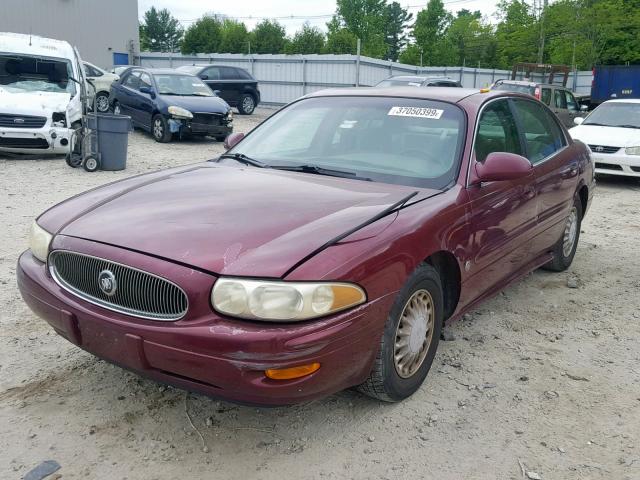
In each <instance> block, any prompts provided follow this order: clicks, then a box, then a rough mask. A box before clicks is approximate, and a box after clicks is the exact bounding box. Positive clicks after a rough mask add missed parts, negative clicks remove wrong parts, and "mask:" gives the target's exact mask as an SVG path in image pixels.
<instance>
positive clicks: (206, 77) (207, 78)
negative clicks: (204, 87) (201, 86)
mask: <svg viewBox="0 0 640 480" xmlns="http://www.w3.org/2000/svg"><path fill="white" fill-rule="evenodd" d="M200 80H209V75H204V74H203V75H200Z"/></svg>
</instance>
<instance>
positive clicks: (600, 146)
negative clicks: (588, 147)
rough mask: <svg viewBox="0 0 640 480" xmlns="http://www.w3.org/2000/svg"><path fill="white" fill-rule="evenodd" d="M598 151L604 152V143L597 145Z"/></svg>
mask: <svg viewBox="0 0 640 480" xmlns="http://www.w3.org/2000/svg"><path fill="white" fill-rule="evenodd" d="M596 152H598V153H601V152H604V147H603V146H602V145H598V146H597V147H596Z"/></svg>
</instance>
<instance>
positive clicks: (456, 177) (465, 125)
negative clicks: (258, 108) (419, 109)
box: [225, 93, 469, 192]
mask: <svg viewBox="0 0 640 480" xmlns="http://www.w3.org/2000/svg"><path fill="white" fill-rule="evenodd" d="M316 98H387V99H394V98H398V99H403V100H421V101H430V102H440V103H444V104H446V105H450V106H453V107H455V108H457V109H458V110H459V111H460V112H462V122H461V124H460V136H461V140H460V142H459V148H460V149H459V151H458V158H457V168H456V170H455V171H454V172H452V175H451V177H452V181H451V182H450V183H449V184H447V185H445V186H443V187H441V188H438V189H437V190H440V191H443V192H444V191H447V190H449V189H451V188H453V187H454V186H455V185H456V184H457V183H460V175H461V172H462V164H463V162H464V161H465V154H464V153H465V151H466V149H467V142H468V141H469V139H468V138H467V137H468V129H469V115H468V113H467V111H466V109H464V108H462V107H461V106H460V105H459V104H458V103H457V102H454V101H451V100H443V99H440V98H432V97H416V96H411V95H385V94H383V93H380V94H378V93H376V94H374V95H364V94H349V95H347V94H339V95H311V96H304V97H300V98H298V99H296V100H294V101H293V102H291V103H288V104H286V105H284V106H283V107H281V108H279V109H278V110H276V111H275V112H274V113H273V115H271V116H270V117H269V118H267V119H266V120H264V121H263V122H262V123H260V124H259V125H258V126H256V127H255V128H253V129H252V130H251V131H249V132H248V133H246V134H245V135H244V137H243V138H242V141H244V139H246V138H248V137H249V135H251V134H252V133H254V132H256V131H257V130H259V129H260V127H261V126H262V125H266V124H268V123H269V122H270V121H273V119H274V118H276V117H277V116H278V115H279V114H281V113H282V112H283V111H285V110H287V109H288V108H290V107H292V106H293V105H296V104H298V103H300V102H305V101H307V100H311V99H316ZM464 98H466V97H464ZM242 141H240V142H239V143H238V144H237V145H234V146H233V147H232V148H231V149H229V150H227V152H225V153H237V152H234V150H236V149H237V148H238V147H240V146H241V145H242ZM356 180H357V179H356ZM373 181H374V182H376V183H384V182H379V181H378V180H373ZM410 187H411V188H430V187H414V186H410Z"/></svg>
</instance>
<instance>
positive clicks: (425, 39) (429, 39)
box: [413, 0, 452, 65]
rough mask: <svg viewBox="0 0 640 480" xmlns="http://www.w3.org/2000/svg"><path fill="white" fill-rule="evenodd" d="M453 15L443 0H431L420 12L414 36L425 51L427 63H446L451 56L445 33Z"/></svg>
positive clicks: (424, 57) (424, 56) (425, 61)
mask: <svg viewBox="0 0 640 480" xmlns="http://www.w3.org/2000/svg"><path fill="white" fill-rule="evenodd" d="M451 21H452V15H451V14H450V13H449V12H447V10H446V9H445V8H444V3H443V2H442V0H429V3H428V4H427V7H426V8H425V9H423V10H420V11H419V12H418V15H417V17H416V23H415V24H414V26H413V37H414V38H415V40H416V44H417V45H418V47H419V48H420V49H422V52H423V59H424V64H425V65H446V64H447V63H448V62H447V58H446V57H450V56H451V53H452V52H451V50H450V45H449V48H447V44H448V43H449V42H448V41H446V39H445V34H446V32H447V29H448V27H449V24H450V23H451Z"/></svg>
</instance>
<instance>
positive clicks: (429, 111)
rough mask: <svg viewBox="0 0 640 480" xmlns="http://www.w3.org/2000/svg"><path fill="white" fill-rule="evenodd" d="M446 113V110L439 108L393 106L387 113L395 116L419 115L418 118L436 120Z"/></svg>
mask: <svg viewBox="0 0 640 480" xmlns="http://www.w3.org/2000/svg"><path fill="white" fill-rule="evenodd" d="M443 113H444V110H438V109H437V108H424V107H391V110H389V113H387V115H392V116H395V117H418V118H431V119H434V120H440V117H441V116H442V114H443Z"/></svg>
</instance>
